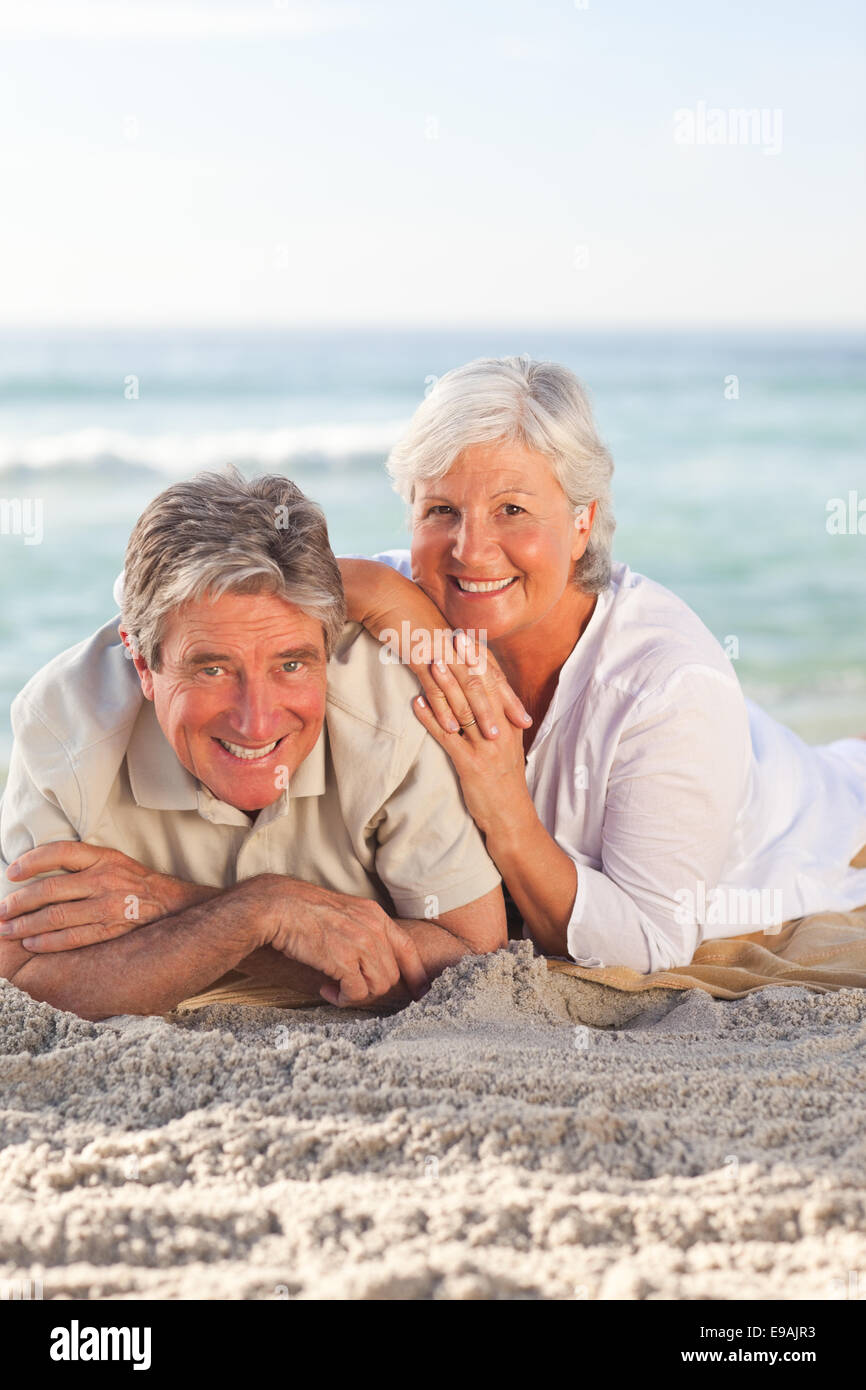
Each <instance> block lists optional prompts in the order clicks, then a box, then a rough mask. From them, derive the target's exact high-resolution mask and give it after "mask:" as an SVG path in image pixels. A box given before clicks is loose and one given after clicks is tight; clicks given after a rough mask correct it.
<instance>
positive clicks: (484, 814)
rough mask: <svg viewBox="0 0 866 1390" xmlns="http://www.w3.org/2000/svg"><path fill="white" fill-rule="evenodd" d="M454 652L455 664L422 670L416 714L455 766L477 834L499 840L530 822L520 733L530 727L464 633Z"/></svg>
mask: <svg viewBox="0 0 866 1390" xmlns="http://www.w3.org/2000/svg"><path fill="white" fill-rule="evenodd" d="M454 652H455V659H454V660H453V661H451V662H448V661H446V660H444V659H442V658H440V659H437V660H435V661H433V663H432V664H431V666H430V667H429V668H427V670H426V672H425V678H424V680H423V682H422V683H423V684H424V689H425V695H424V696H422V697H419V699H417V700H416V701H415V713H416V715H417V716H418V718H419V719H420V721H421V723H422V724H423V725H424V727H425V729H426V730H427V732H428V733H429V734H431V735H432V737H433V738H435V740H436V742H437V743H438V744H440V745H441V747H443V748H444V749H445V751H446V753H447V754H448V756H449V757H450V759H451V761H452V762H453V764H454V768H455V770H456V772H457V775H458V776H459V778H460V785H461V789H462V791H463V799H464V801H465V802H466V808H467V810H468V811H469V814H470V815H471V816H472V819H473V820H474V821H475V823H476V825H477V826H478V828H479V829H480V830H481V831H483V832H484V834H485V835H491V834H493V835H497V834H499V835H501V834H502V833H503V831H506V830H508V829H513V828H514V827H515V825H516V824H517V823H518V822H519V821H520V820H521V818H523V819H525V818H526V817H527V816H530V817H531V818H532V819H533V820H534V819H535V811H534V807H533V806H532V801H531V798H530V795H529V790H528V788H527V785H526V772H525V761H524V756H523V730H524V729H526V728H528V727H529V724H530V723H531V722H532V721H531V719H530V717H529V715H528V714H527V713H526V711H525V710H524V708H523V706H522V704H521V703H520V701H519V700H518V698H517V696H516V695H515V693H514V691H513V690H512V689H511V687H510V686H509V684H508V682H507V681H506V679H505V677H504V675H503V674H502V672H501V670H500V669H499V666H498V664H497V662H496V660H495V658H494V657H493V656H491V654H490V653H489V652H487V651H484V652H479V651H478V649H477V648H476V646H475V645H474V643H472V642H470V641H469V639H468V638H467V637H466V634H465V633H462V632H458V633H457V634H456V635H455V638H454ZM518 712H519V713H518Z"/></svg>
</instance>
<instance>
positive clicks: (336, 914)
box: [240, 874, 430, 1008]
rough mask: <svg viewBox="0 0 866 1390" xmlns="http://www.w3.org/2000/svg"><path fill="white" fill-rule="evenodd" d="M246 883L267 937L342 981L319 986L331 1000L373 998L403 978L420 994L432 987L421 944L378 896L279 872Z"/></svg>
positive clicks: (356, 1002) (265, 941) (355, 1002)
mask: <svg viewBox="0 0 866 1390" xmlns="http://www.w3.org/2000/svg"><path fill="white" fill-rule="evenodd" d="M240 887H241V888H242V889H243V890H244V892H243V897H244V900H245V902H246V901H248V902H249V903H250V906H251V907H252V908H253V910H256V909H258V911H259V912H260V920H261V922H262V937H261V943H260V944H261V945H262V946H271V947H272V948H273V949H274V950H276V951H280V952H281V953H282V954H283V955H285V956H287V957H288V958H289V959H290V960H294V961H300V962H301V964H302V965H309V966H312V967H313V968H314V969H315V970H320V971H321V972H322V974H323V975H327V976H329V977H330V979H331V980H333V981H334V982H335V983H334V984H325V985H322V987H321V989H320V990H319V993H320V994H321V996H322V998H323V999H326V1000H327V1001H328V1003H329V1004H336V1005H339V1006H346V1005H349V1006H351V1007H354V1008H358V1007H360V1006H361V1005H365V1004H371V1003H373V1002H374V1001H375V1000H377V999H381V998H382V997H383V996H384V995H386V994H388V993H389V991H391V990H393V989H394V988H395V987H396V986H397V985H399V983H400V981H401V980H403V981H404V982H405V985H406V987H407V988H408V991H409V995H410V996H411V998H412V999H420V998H421V996H422V995H424V994H426V993H427V990H428V989H429V986H430V981H429V978H428V976H427V972H426V970H425V969H424V965H423V963H422V960H421V957H420V955H419V953H418V948H417V946H416V945H415V943H414V942H413V940H412V938H411V936H410V934H409V932H407V931H406V930H405V929H404V928H403V927H401V926H399V925H398V924H397V923H396V922H394V921H392V919H391V918H390V917H389V916H388V914H387V913H386V912H385V911H384V910H383V909H382V908H381V907H380V906H379V905H378V903H375V902H371V901H369V900H368V899H367V898H355V897H351V896H350V895H349V894H347V893H336V892H334V891H333V890H332V889H328V888H319V887H318V886H317V885H316V884H313V883H303V882H301V881H300V880H298V879H288V878H284V877H282V876H281V875H279V874H260V875H258V876H257V877H256V878H252V879H247V880H246V881H245V883H244V884H242V885H240Z"/></svg>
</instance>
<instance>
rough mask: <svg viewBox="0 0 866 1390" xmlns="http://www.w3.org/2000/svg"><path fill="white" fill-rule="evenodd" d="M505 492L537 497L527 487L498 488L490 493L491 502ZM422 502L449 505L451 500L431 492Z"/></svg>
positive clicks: (502, 495)
mask: <svg viewBox="0 0 866 1390" xmlns="http://www.w3.org/2000/svg"><path fill="white" fill-rule="evenodd" d="M507 492H519V493H520V495H521V497H536V496H537V495H538V494H537V493H535V492H533V491H532V489H531V488H528V487H503V488H500V489H499V491H498V492H491V494H490V497H491V500H492V499H493V498H494V497H504V496H505V494H506V493H507ZM424 501H425V502H448V503H449V504H450V501H451V499H450V498H449V497H443V496H442V495H441V494H440V493H438V492H431V493H428V495H427V496H426V497H425V498H424Z"/></svg>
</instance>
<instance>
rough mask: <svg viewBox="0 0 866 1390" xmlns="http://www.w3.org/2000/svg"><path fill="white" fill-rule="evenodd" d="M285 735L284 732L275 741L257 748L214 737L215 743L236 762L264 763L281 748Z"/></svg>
mask: <svg viewBox="0 0 866 1390" xmlns="http://www.w3.org/2000/svg"><path fill="white" fill-rule="evenodd" d="M285 737H286V735H285V734H283V736H282V738H278V739H276V740H275V741H274V742H273V743H263V744H260V745H259V746H258V747H257V748H256V747H251V746H249V745H247V744H243V743H229V741H228V740H227V739H223V738H214V743H216V744H217V745H218V747H219V748H220V749H221V750H222V752H224V753H226V754H227V755H228V757H230V758H233V759H234V760H235V761H236V762H246V763H253V762H254V763H264V762H267V760H268V758H269V757H270V756H271V754H272V753H274V752H275V751H276V750H277V748H279V746H280V744H281V743H282V741H283V738H285Z"/></svg>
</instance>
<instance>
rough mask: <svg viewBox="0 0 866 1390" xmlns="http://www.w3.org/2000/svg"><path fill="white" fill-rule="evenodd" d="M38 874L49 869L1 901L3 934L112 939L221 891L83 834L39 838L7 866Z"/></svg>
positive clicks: (37, 940) (29, 946)
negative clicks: (89, 841) (44, 840)
mask: <svg viewBox="0 0 866 1390" xmlns="http://www.w3.org/2000/svg"><path fill="white" fill-rule="evenodd" d="M63 870H65V871H66V872H62V871H63ZM34 874H48V875H49V876H48V877H47V878H39V879H36V880H35V881H34V882H33V883H28V884H25V885H23V886H22V887H21V888H16V889H15V892H14V893H8V894H7V895H6V899H5V902H4V903H3V904H2V909H0V936H2V937H5V938H8V939H10V940H15V941H20V942H21V944H22V945H23V946H24V947H25V949H26V950H28V951H34V952H39V951H72V950H75V949H77V948H78V947H79V946H92V945H94V944H95V943H96V942H98V941H110V940H111V939H112V937H115V936H125V935H126V933H127V932H130V931H134V930H135V928H136V927H140V926H143V925H144V923H145V922H153V921H154V920H155V919H156V918H158V917H167V916H169V915H170V914H171V913H175V912H180V911H182V910H183V909H184V908H186V907H191V906H192V905H193V903H198V902H203V901H204V900H205V899H206V898H210V897H213V895H214V894H215V893H218V892H220V889H218V888H205V887H202V886H200V885H199V884H195V883H186V882H184V880H183V879H179V878H172V877H171V876H170V875H169V874H159V873H156V872H155V870H153V869H149V868H147V867H146V865H144V864H139V863H138V861H137V860H135V859H131V858H130V857H129V855H127V854H122V853H121V852H120V850H116V849H107V848H105V847H103V846H101V845H89V844H87V843H85V842H84V841H81V840H54V841H52V842H51V843H50V844H46V845H39V846H38V847H37V848H36V849H30V850H27V852H26V853H25V854H22V855H20V856H19V858H18V859H17V860H16V861H15V862H14V863H13V864H10V865H9V868H8V869H7V870H6V877H7V878H8V879H9V880H10V882H11V881H12V880H13V879H16V880H17V879H27V878H32V877H33V875H34Z"/></svg>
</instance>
